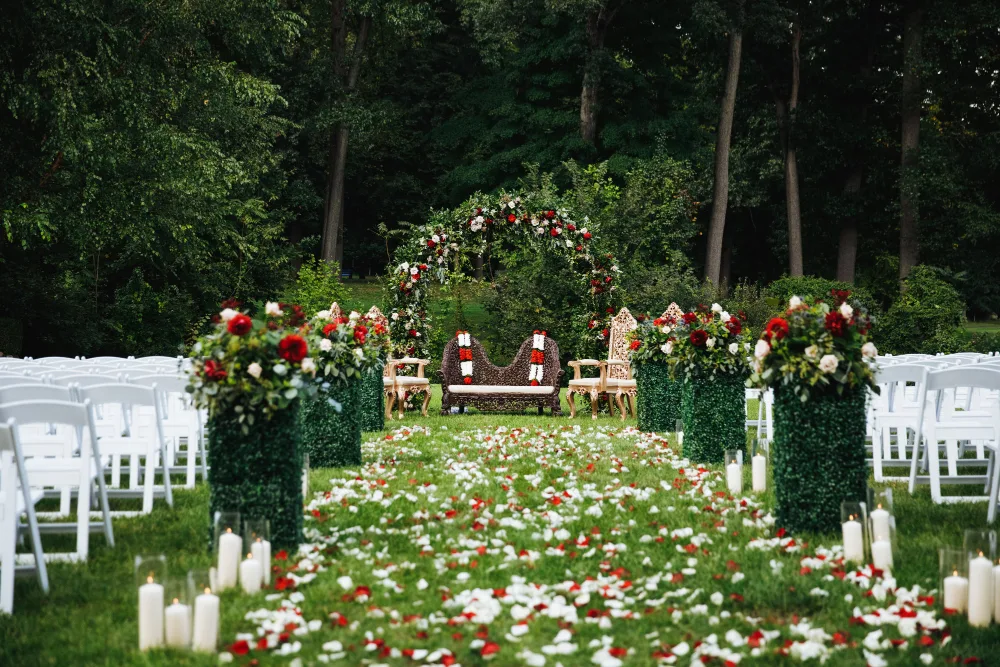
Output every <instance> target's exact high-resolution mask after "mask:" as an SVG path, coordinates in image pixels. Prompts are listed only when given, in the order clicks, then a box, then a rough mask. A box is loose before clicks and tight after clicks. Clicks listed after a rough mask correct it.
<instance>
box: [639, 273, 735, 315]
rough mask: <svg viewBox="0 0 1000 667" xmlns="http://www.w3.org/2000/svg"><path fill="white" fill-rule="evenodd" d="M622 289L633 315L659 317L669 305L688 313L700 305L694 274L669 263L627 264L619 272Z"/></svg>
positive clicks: (710, 301) (696, 280)
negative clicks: (658, 264) (644, 314)
mask: <svg viewBox="0 0 1000 667" xmlns="http://www.w3.org/2000/svg"><path fill="white" fill-rule="evenodd" d="M622 289H623V290H624V291H625V304H626V305H627V306H628V309H629V310H630V311H632V314H633V315H636V314H638V313H646V314H648V315H651V316H652V317H659V316H660V314H661V313H662V312H663V311H665V310H666V309H667V306H669V305H670V304H671V303H676V304H677V305H678V306H680V307H681V308H682V309H683V310H690V309H692V308H694V307H695V306H696V305H698V303H701V302H702V301H701V300H700V293H699V286H698V279H697V278H696V277H695V275H694V272H693V271H691V269H678V268H676V267H674V266H671V265H669V264H665V265H662V266H644V265H640V264H638V263H636V262H628V263H626V264H625V266H624V268H623V269H622ZM708 303H712V300H709V301H708ZM733 312H735V311H733Z"/></svg>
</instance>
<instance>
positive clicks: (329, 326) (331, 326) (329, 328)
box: [323, 322, 337, 336]
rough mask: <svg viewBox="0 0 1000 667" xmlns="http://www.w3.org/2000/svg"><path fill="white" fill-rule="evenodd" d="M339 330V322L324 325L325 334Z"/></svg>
mask: <svg viewBox="0 0 1000 667" xmlns="http://www.w3.org/2000/svg"><path fill="white" fill-rule="evenodd" d="M336 330H337V322H330V323H329V324H327V325H326V326H325V327H323V335H324V336H329V335H330V334H331V333H333V332H334V331H336Z"/></svg>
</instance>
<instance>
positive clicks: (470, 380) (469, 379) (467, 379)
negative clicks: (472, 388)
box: [462, 377, 472, 384]
mask: <svg viewBox="0 0 1000 667" xmlns="http://www.w3.org/2000/svg"><path fill="white" fill-rule="evenodd" d="M462 382H464V383H465V384H472V378H468V377H467V378H463V379H462Z"/></svg>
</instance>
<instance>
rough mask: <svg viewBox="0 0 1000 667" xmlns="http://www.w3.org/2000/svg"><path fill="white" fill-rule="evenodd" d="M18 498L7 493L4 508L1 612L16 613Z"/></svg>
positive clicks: (0, 548)
mask: <svg viewBox="0 0 1000 667" xmlns="http://www.w3.org/2000/svg"><path fill="white" fill-rule="evenodd" d="M15 500H16V498H15V496H14V494H13V493H11V492H10V491H8V492H7V501H6V503H5V504H6V505H7V507H4V513H3V514H4V516H3V537H2V539H0V611H2V612H4V613H6V614H13V613H14V545H15V544H17V520H16V519H15V517H14V507H13V505H14V502H15Z"/></svg>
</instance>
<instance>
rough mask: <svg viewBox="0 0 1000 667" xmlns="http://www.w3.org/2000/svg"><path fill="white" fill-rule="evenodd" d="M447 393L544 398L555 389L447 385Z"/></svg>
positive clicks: (516, 386) (518, 386) (526, 386)
mask: <svg viewBox="0 0 1000 667" xmlns="http://www.w3.org/2000/svg"><path fill="white" fill-rule="evenodd" d="M448 391H449V392H451V393H452V394H522V395H539V396H544V395H547V394H551V393H552V392H553V391H555V387H543V386H538V387H532V386H530V385H523V386H522V385H506V384H501V385H489V384H450V385H448Z"/></svg>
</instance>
